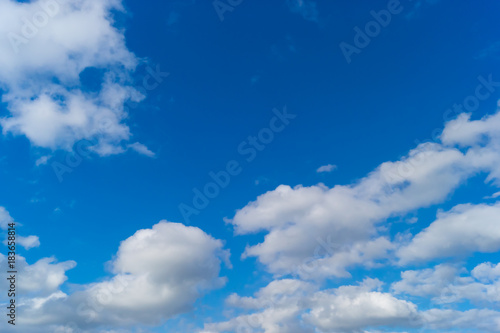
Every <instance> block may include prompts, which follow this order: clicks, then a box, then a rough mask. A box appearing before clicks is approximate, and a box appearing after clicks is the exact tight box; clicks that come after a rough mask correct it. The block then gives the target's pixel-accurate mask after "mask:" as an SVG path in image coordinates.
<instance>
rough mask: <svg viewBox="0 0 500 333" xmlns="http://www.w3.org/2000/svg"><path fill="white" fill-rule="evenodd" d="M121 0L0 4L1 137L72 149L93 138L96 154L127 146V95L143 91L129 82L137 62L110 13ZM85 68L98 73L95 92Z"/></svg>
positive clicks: (134, 96)
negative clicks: (84, 79)
mask: <svg viewBox="0 0 500 333" xmlns="http://www.w3.org/2000/svg"><path fill="white" fill-rule="evenodd" d="M115 10H122V6H121V1H120V0H103V1H92V0H77V1H70V0H57V1H56V0H36V1H31V2H24V3H21V2H17V1H13V0H1V1H0V35H2V36H7V38H6V40H4V42H3V43H0V84H1V85H2V88H3V90H4V91H5V93H4V94H3V97H2V98H3V102H5V103H7V108H8V110H9V111H10V115H9V116H7V117H5V118H2V119H0V125H1V126H2V130H3V133H4V134H8V133H12V134H14V135H24V136H26V137H27V138H28V139H29V140H30V142H31V143H32V145H33V146H37V147H43V148H49V149H52V150H54V149H66V150H69V149H71V148H72V147H73V145H74V144H75V142H77V141H78V140H82V139H87V140H92V143H93V150H94V151H95V152H96V153H98V154H100V155H109V154H116V153H121V152H123V151H125V149H124V145H123V143H122V142H123V141H128V140H129V139H130V137H131V133H130V130H129V127H128V126H127V125H126V124H125V122H124V121H125V119H126V118H127V110H126V109H125V107H124V103H125V102H126V101H127V100H133V101H140V100H141V99H142V98H143V96H142V95H141V94H140V93H139V92H138V91H137V90H135V89H134V88H132V87H131V86H130V84H129V82H130V78H129V74H130V73H131V72H132V71H133V70H134V69H135V66H136V65H137V63H138V60H137V58H136V57H135V56H134V55H133V54H132V53H131V52H130V51H129V50H128V49H127V47H126V45H125V41H124V35H123V31H121V30H119V29H117V28H116V27H114V25H113V24H114V23H113V18H112V14H111V13H112V11H115ZM87 68H98V69H101V70H102V71H103V73H104V74H103V77H102V82H101V87H100V89H99V90H98V91H88V90H86V89H84V88H82V83H81V82H80V74H81V73H82V72H83V71H84V70H85V69H87Z"/></svg>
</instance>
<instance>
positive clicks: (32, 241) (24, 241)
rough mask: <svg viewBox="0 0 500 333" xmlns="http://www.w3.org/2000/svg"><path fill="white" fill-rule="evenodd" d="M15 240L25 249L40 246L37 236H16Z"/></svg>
mask: <svg viewBox="0 0 500 333" xmlns="http://www.w3.org/2000/svg"><path fill="white" fill-rule="evenodd" d="M16 240H17V243H18V244H20V245H21V246H22V247H24V248H25V249H26V250H29V249H31V248H34V247H38V246H40V239H39V238H38V236H34V235H31V236H28V237H23V236H17V238H16Z"/></svg>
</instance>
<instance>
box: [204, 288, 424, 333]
mask: <svg viewBox="0 0 500 333" xmlns="http://www.w3.org/2000/svg"><path fill="white" fill-rule="evenodd" d="M381 285H382V283H381V282H380V281H379V280H376V279H366V280H365V281H363V282H362V283H361V284H360V285H359V286H342V287H339V288H334V289H327V290H323V291H317V289H316V287H315V286H314V285H312V284H309V283H306V282H303V281H299V280H291V279H283V280H276V281H273V282H271V283H270V284H269V285H268V286H266V287H264V288H262V289H260V290H259V291H258V292H257V293H255V296H254V297H240V296H237V295H234V294H233V295H231V296H230V297H229V298H228V299H227V301H226V303H227V304H228V305H230V306H235V307H240V308H244V309H246V310H254V311H256V312H251V313H245V314H242V315H239V316H236V317H234V318H232V319H230V320H228V321H226V322H220V323H213V324H205V326H204V329H203V331H202V332H203V333H215V332H234V331H238V330H240V331H244V330H247V331H251V330H252V329H253V330H262V331H263V332H264V333H273V332H297V333H299V332H302V333H305V332H311V333H312V332H316V331H319V332H361V331H362V329H363V328H367V327H378V326H392V325H401V326H406V327H412V326H418V324H419V313H418V311H417V307H416V305H414V304H412V303H411V302H407V301H404V300H398V299H396V298H395V297H394V296H392V295H390V294H388V293H383V292H380V291H378V289H379V288H380V287H381ZM315 328H316V330H315Z"/></svg>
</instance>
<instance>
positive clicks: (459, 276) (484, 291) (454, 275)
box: [392, 263, 500, 305]
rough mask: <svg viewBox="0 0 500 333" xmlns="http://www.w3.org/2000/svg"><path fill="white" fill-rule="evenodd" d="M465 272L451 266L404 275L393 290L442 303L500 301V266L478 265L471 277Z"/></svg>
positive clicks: (409, 272)
mask: <svg viewBox="0 0 500 333" xmlns="http://www.w3.org/2000/svg"><path fill="white" fill-rule="evenodd" d="M465 273H467V271H466V270H465V269H458V268H456V267H454V266H450V265H445V264H442V265H438V266H436V267H434V268H427V269H422V270H417V271H405V272H402V273H401V280H400V281H398V282H395V283H393V285H392V290H394V291H395V292H396V293H398V294H401V293H403V294H407V295H412V296H418V297H423V298H431V299H432V301H434V302H437V303H439V304H446V303H455V304H456V303H458V302H461V301H463V300H467V301H470V302H472V303H476V304H485V303H487V304H490V305H492V304H494V303H497V304H498V303H499V302H500V265H496V266H493V265H492V264H491V263H482V264H479V265H477V266H476V267H475V268H474V269H473V270H472V272H471V274H470V275H465Z"/></svg>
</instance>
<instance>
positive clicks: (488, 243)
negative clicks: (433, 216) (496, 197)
mask: <svg viewBox="0 0 500 333" xmlns="http://www.w3.org/2000/svg"><path fill="white" fill-rule="evenodd" d="M499 218H500V203H497V204H494V205H485V204H480V205H470V204H466V205H458V206H456V207H454V208H453V209H452V210H451V211H449V212H441V213H439V214H438V218H437V220H436V221H434V222H432V223H431V225H430V226H429V227H427V228H426V229H424V230H423V231H421V232H420V233H418V234H417V235H416V236H415V237H414V238H413V239H412V241H411V242H410V244H408V245H406V246H403V247H402V248H400V249H399V250H398V253H397V255H398V257H399V258H400V261H401V263H402V264H406V263H411V262H419V261H420V262H422V261H424V262H425V261H428V260H431V259H434V258H446V257H456V256H463V255H466V254H470V253H473V252H476V251H479V252H496V251H498V250H500V228H498V221H499Z"/></svg>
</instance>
